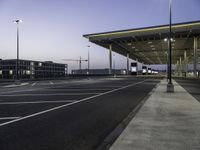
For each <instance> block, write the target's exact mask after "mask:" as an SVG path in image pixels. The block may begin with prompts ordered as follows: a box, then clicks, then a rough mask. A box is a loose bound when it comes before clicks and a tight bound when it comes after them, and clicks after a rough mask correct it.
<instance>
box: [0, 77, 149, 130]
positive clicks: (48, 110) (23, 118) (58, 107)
mask: <svg viewBox="0 0 200 150" xmlns="http://www.w3.org/2000/svg"><path fill="white" fill-rule="evenodd" d="M145 81H147V80H144V81H141V82H137V83H133V84H129V85H127V86H123V87H120V88H117V89H114V90H111V91H107V92H104V93H100V94H98V95H94V96H90V97H87V98H84V99H81V100H78V101H75V102H72V103H68V104H64V105H61V106H57V107H54V108H51V109H47V110H44V111H41V112H38V113H35V114H31V115H28V116H25V117H22V118H19V119H15V120H11V121H8V122H5V123H2V124H0V127H2V126H5V125H8V124H11V123H14V122H18V121H21V120H25V119H28V118H31V117H35V116H38V115H41V114H45V113H47V112H51V111H54V110H58V109H61V108H64V107H67V106H71V105H74V104H77V103H81V102H84V101H88V100H90V99H93V98H96V97H99V96H102V95H106V94H109V93H112V92H116V91H119V90H122V89H125V88H128V87H131V86H135V85H137V84H141V83H143V82H145Z"/></svg>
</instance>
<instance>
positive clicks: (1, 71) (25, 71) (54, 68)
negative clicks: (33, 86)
mask: <svg viewBox="0 0 200 150" xmlns="http://www.w3.org/2000/svg"><path fill="white" fill-rule="evenodd" d="M16 72H17V59H6V60H0V79H16V78H17V74H16ZM67 73H68V65H67V64H59V63H54V62H52V61H44V62H42V61H32V60H22V59H20V60H18V79H45V78H59V77H65V76H66V75H67Z"/></svg>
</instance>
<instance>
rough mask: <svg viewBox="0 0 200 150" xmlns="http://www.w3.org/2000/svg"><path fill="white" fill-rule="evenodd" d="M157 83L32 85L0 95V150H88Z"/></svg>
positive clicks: (122, 80) (4, 90)
mask: <svg viewBox="0 0 200 150" xmlns="http://www.w3.org/2000/svg"><path fill="white" fill-rule="evenodd" d="M159 81H160V80H159V79H143V78H113V79H112V78H110V79H84V80H77V81H73V82H72V81H69V80H68V81H64V80H63V81H58V82H57V81H45V82H32V83H30V84H28V85H26V86H23V87H13V88H6V87H3V86H2V87H1V89H0V150H94V149H96V148H98V147H99V146H100V145H101V144H102V142H104V140H105V138H106V137H108V136H109V135H110V133H112V132H113V130H114V129H115V128H116V127H117V126H118V125H119V124H120V123H121V122H122V121H123V120H124V119H125V118H126V117H127V116H128V115H129V114H130V113H131V112H132V111H133V110H134V109H135V108H136V107H137V106H138V105H139V104H140V103H141V101H142V100H143V99H144V98H145V97H146V96H147V95H148V94H149V92H150V91H151V90H152V89H153V88H154V87H155V86H156V84H157V83H158V82H159Z"/></svg>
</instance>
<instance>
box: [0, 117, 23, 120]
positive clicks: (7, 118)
mask: <svg viewBox="0 0 200 150" xmlns="http://www.w3.org/2000/svg"><path fill="white" fill-rule="evenodd" d="M19 118H21V117H1V118H0V120H13V119H19Z"/></svg>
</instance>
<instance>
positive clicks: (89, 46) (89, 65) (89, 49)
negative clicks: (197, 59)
mask: <svg viewBox="0 0 200 150" xmlns="http://www.w3.org/2000/svg"><path fill="white" fill-rule="evenodd" d="M87 47H88V74H89V73H90V47H91V46H90V45H87Z"/></svg>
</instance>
